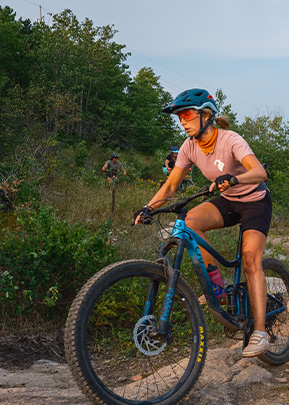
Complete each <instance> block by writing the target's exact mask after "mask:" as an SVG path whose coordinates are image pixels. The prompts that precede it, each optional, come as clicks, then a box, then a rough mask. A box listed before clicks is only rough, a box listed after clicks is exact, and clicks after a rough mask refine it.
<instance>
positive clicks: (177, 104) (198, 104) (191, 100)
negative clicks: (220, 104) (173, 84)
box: [162, 89, 218, 114]
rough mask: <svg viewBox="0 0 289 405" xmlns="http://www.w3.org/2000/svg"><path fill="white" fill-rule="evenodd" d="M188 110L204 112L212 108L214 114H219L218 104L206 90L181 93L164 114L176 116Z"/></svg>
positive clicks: (191, 90)
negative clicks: (203, 110) (193, 109)
mask: <svg viewBox="0 0 289 405" xmlns="http://www.w3.org/2000/svg"><path fill="white" fill-rule="evenodd" d="M186 108H195V109H196V110H202V109H203V108H210V109H211V110H212V111H213V112H214V113H218V108H217V105H216V102H215V100H214V98H213V96H211V94H210V93H209V92H208V91H207V90H204V89H190V90H185V91H183V92H182V93H180V94H179V95H178V96H177V97H176V98H175V99H174V100H173V101H172V102H171V103H170V104H169V105H167V106H166V107H165V108H164V109H163V110H162V112H164V113H169V114H176V113H177V112H178V111H181V110H185V109H186Z"/></svg>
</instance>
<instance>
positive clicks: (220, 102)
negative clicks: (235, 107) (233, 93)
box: [215, 89, 239, 132]
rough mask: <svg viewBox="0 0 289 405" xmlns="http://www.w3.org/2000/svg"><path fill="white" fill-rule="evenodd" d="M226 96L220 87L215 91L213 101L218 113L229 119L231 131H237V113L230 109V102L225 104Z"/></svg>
mask: <svg viewBox="0 0 289 405" xmlns="http://www.w3.org/2000/svg"><path fill="white" fill-rule="evenodd" d="M226 98H227V96H226V95H225V94H224V93H223V91H222V90H221V89H218V90H217V91H216V97H215V101H216V104H217V107H218V111H219V115H226V116H227V117H228V119H229V121H230V126H231V129H232V130H233V131H236V132H238V128H239V127H238V121H237V114H236V113H234V112H233V111H232V106H231V104H227V105H226V104H225V100H226Z"/></svg>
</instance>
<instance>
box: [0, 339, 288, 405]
mask: <svg viewBox="0 0 289 405" xmlns="http://www.w3.org/2000/svg"><path fill="white" fill-rule="evenodd" d="M209 347H210V346H209ZM15 354H16V355H17V353H15ZM18 355H20V356H21V355H22V356H23V353H22V354H21V353H18ZM4 357H5V356H3V351H2V357H1V352H0V364H1V360H2V363H3V358H4ZM19 360H20V357H19ZM23 360H24V357H23ZM26 360H27V363H28V364H30V362H31V359H29V360H28V359H27V358H26ZM12 363H13V362H11V359H10V366H9V367H8V368H0V403H1V404H5V405H15V404H17V405H63V404H67V405H89V402H88V401H87V399H86V398H85V397H84V396H83V394H82V393H81V392H80V391H79V389H78V388H77V386H76V384H75V382H74V381H73V379H72V378H71V375H70V372H69V370H68V367H67V365H66V363H65V362H64V363H60V362H56V361H52V360H45V359H40V360H36V361H34V362H33V364H32V365H30V366H29V367H28V368H23V367H24V364H22V366H21V367H19V366H13V365H12ZM22 363H23V362H22ZM182 403H183V404H198V405H209V404H212V403H222V405H226V404H227V405H245V404H246V405H247V404H250V403H252V404H257V405H272V404H274V405H281V404H288V403H289V363H286V364H284V365H282V366H279V367H271V366H268V365H266V364H264V363H262V362H261V361H260V360H258V359H242V356H241V342H238V343H237V344H234V345H233V346H231V347H222V348H217V347H216V348H210V349H209V350H208V354H207V359H206V364H205V367H204V370H203V373H202V375H201V376H200V378H199V380H198V382H197V383H196V384H195V386H194V387H193V390H192V391H191V392H190V394H189V395H188V396H187V397H186V398H185V399H184V401H183V402H182Z"/></svg>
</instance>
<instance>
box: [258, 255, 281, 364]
mask: <svg viewBox="0 0 289 405" xmlns="http://www.w3.org/2000/svg"><path fill="white" fill-rule="evenodd" d="M262 264H263V270H264V273H265V278H266V282H267V312H269V311H272V310H274V308H275V307H274V306H276V305H277V304H276V303H275V302H274V300H272V299H271V298H270V296H272V297H273V298H274V297H275V298H277V299H278V300H280V301H281V302H282V303H283V305H284V306H285V311H283V312H281V313H279V314H278V315H276V316H274V317H273V318H272V319H269V320H267V321H266V325H265V327H266V332H267V336H269V342H270V348H269V350H268V351H266V352H265V353H264V354H262V355H260V356H258V357H259V358H260V359H261V360H262V361H264V362H265V363H268V364H270V365H273V366H278V365H280V364H284V363H286V362H287V361H289V272H288V270H287V268H286V267H285V266H284V264H283V263H282V262H280V261H279V260H276V259H274V258H265V259H264V260H263V263H262ZM277 307H278V305H277Z"/></svg>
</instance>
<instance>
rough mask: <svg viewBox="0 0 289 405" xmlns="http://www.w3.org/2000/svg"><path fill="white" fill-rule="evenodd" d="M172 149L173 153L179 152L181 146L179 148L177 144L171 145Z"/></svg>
mask: <svg viewBox="0 0 289 405" xmlns="http://www.w3.org/2000/svg"><path fill="white" fill-rule="evenodd" d="M170 151H171V152H172V153H179V148H177V147H176V146H171V148H170Z"/></svg>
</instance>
